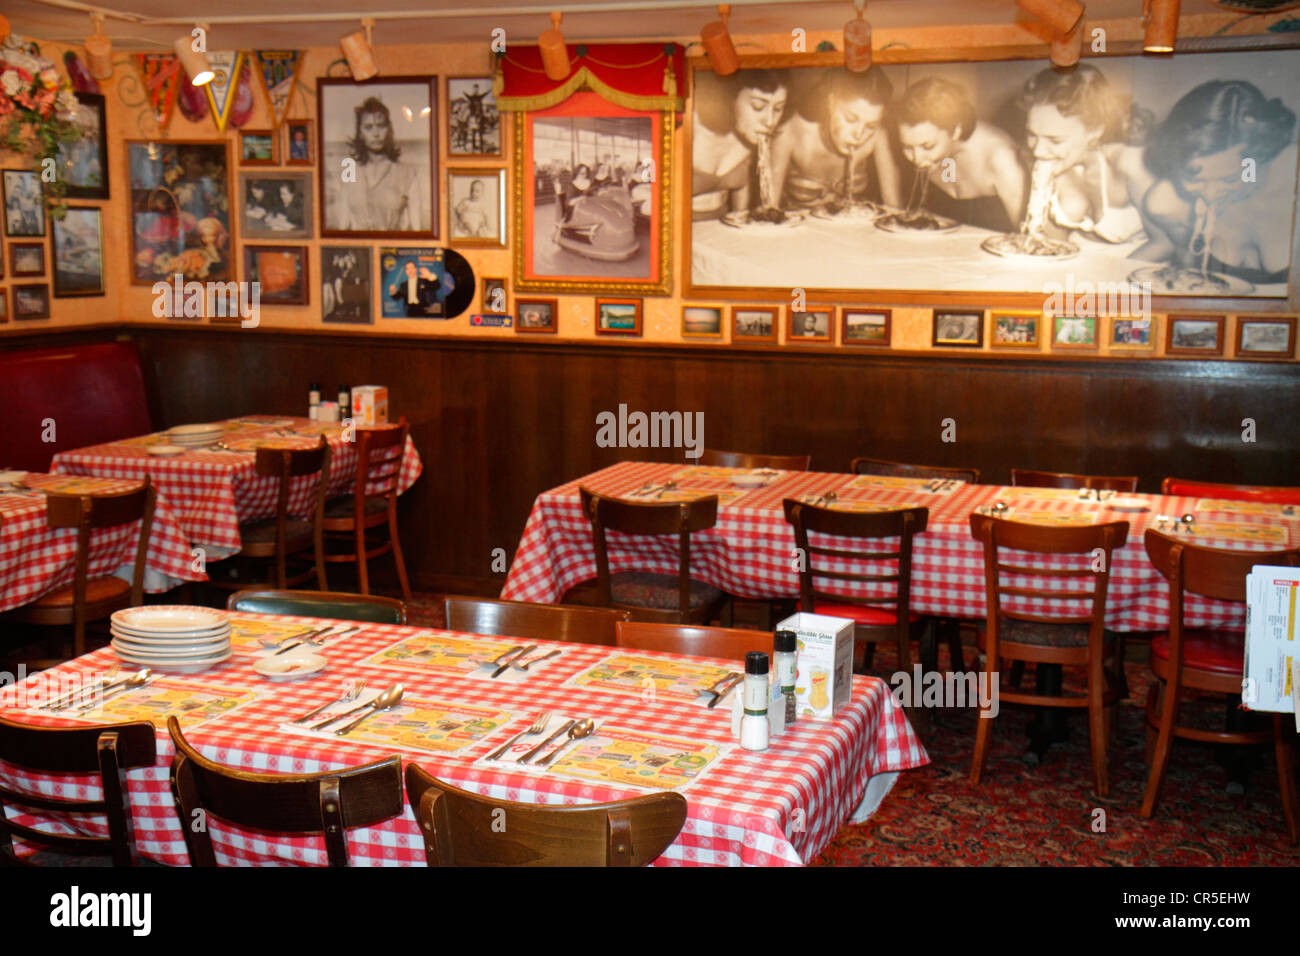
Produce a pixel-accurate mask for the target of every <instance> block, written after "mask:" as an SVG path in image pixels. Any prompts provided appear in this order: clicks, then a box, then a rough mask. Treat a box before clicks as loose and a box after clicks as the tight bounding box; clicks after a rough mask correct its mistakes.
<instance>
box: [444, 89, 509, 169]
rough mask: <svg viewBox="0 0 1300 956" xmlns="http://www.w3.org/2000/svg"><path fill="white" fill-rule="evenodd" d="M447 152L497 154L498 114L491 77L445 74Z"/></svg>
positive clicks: (451, 153)
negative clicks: (446, 75)
mask: <svg viewBox="0 0 1300 956" xmlns="http://www.w3.org/2000/svg"><path fill="white" fill-rule="evenodd" d="M447 155H448V156H500V155H501V115H500V114H499V113H498V112H497V98H496V94H495V93H493V92H492V77H490V76H449V77H447Z"/></svg>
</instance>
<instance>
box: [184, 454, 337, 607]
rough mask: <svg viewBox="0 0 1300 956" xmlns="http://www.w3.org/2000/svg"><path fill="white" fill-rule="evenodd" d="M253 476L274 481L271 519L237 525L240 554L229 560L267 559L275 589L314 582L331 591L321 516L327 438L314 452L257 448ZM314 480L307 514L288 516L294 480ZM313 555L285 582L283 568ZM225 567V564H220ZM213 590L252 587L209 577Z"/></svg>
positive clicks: (241, 580) (237, 580) (327, 464)
mask: <svg viewBox="0 0 1300 956" xmlns="http://www.w3.org/2000/svg"><path fill="white" fill-rule="evenodd" d="M253 467H254V471H255V472H256V474H258V475H260V476H263V477H270V478H275V479H277V491H276V502H275V514H274V515H273V516H272V517H270V518H260V519H258V520H256V521H248V522H244V523H243V524H241V525H240V526H239V552H238V554H236V555H235V556H233V557H232V558H229V559H226V560H227V561H231V562H232V563H233V562H243V561H245V560H246V559H254V560H258V561H266V560H269V561H270V562H271V564H270V581H269V582H265V583H269V584H270V585H272V586H273V587H276V588H279V589H280V590H284V589H285V588H289V587H293V586H295V585H298V584H301V583H302V582H303V581H306V580H307V579H308V578H311V577H313V576H314V577H315V578H316V587H317V588H319V589H320V590H322V591H325V590H328V589H329V582H328V580H327V578H326V575H325V548H324V538H323V531H324V513H325V487H326V485H327V484H328V483H329V473H330V446H329V442H327V441H326V440H325V436H324V435H322V436H321V437H320V443H319V444H318V445H317V446H316V447H315V448H307V449H299V448H266V447H263V448H259V449H257V458H256V461H255V463H254V466H253ZM309 476H314V482H313V486H312V493H311V498H310V507H311V514H310V517H308V516H307V515H291V514H289V494H290V492H291V491H292V488H293V483H294V480H295V479H301V478H305V477H309ZM308 551H310V552H312V555H313V560H312V566H311V567H309V568H307V569H306V570H305V571H303V572H302V573H301V574H297V575H295V576H293V577H289V576H288V574H287V573H286V564H287V562H288V561H289V560H290V559H291V558H294V557H296V556H298V555H300V554H303V553H305V552H308ZM224 563H225V562H223V564H224ZM209 583H210V584H211V585H213V586H214V587H218V588H225V589H227V590H229V589H232V588H233V589H237V590H242V589H244V588H247V587H248V586H249V585H250V584H252V583H255V582H252V581H249V580H248V579H247V578H243V577H234V578H227V577H225V576H223V575H219V574H211V575H209Z"/></svg>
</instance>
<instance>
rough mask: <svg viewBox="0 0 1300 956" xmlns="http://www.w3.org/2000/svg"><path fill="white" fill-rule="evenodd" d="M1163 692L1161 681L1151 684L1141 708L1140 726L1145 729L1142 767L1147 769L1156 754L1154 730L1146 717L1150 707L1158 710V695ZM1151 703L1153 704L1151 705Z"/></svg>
mask: <svg viewBox="0 0 1300 956" xmlns="http://www.w3.org/2000/svg"><path fill="white" fill-rule="evenodd" d="M1163 690H1164V683H1163V682H1162V681H1156V682H1155V683H1154V684H1152V685H1151V687H1150V688H1149V689H1148V690H1147V701H1146V704H1145V705H1144V706H1143V708H1142V724H1143V726H1144V727H1145V728H1146V745H1145V746H1144V747H1143V749H1142V765H1143V766H1145V767H1147V768H1148V769H1149V768H1150V767H1151V758H1152V757H1153V756H1154V755H1155V752H1156V728H1155V727H1153V726H1151V721H1150V719H1149V718H1148V717H1147V715H1148V714H1149V713H1150V712H1151V708H1152V707H1155V708H1156V709H1157V710H1159V709H1160V706H1161V704H1160V700H1161V698H1160V694H1161V693H1162V692H1163ZM1153 701H1154V703H1152V702H1153Z"/></svg>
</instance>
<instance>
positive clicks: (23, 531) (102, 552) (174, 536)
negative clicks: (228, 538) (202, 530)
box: [0, 472, 207, 611]
mask: <svg viewBox="0 0 1300 956" xmlns="http://www.w3.org/2000/svg"><path fill="white" fill-rule="evenodd" d="M22 481H23V483H24V484H25V485H27V487H28V488H30V489H32V492H38V491H54V492H61V493H63V494H84V493H95V494H114V493H117V492H123V491H131V490H132V489H134V488H139V487H140V482H139V481H123V480H119V479H109V478H82V477H69V476H60V475H44V474H41V473H39V472H28V473H27V474H26V475H25V476H24V477H23V479H22ZM32 492H23V491H17V492H11V493H8V494H6V493H5V492H4V491H3V490H0V611H8V610H10V609H11V608H16V607H22V606H23V605H24V604H27V603H29V602H31V601H34V600H36V598H38V597H40V596H41V595H43V594H46V593H48V592H50V591H54V590H57V589H58V588H63V587H67V586H68V585H70V584H72V580H73V577H74V575H75V571H76V559H77V529H76V528H58V529H54V528H51V527H50V526H49V522H48V521H47V520H46V502H45V495H43V494H37V493H32ZM139 532H140V523H139V522H138V521H135V522H132V523H131V524H126V525H121V526H120V527H116V528H104V529H102V530H98V531H92V532H91V538H90V560H89V567H88V574H89V576H90V577H91V578H97V577H103V576H105V575H109V574H113V573H114V572H116V571H119V569H122V576H123V577H127V578H128V579H129V572H130V570H131V569H132V568H133V567H134V564H135V554H136V544H137V542H138V541H139ZM145 571H146V573H145V588H146V590H149V591H166V590H168V589H170V588H171V587H173V586H175V584H176V582H177V581H202V580H205V579H206V578H207V575H206V574H204V573H203V572H202V571H200V570H196V569H195V567H194V559H193V556H192V555H191V554H190V546H189V544H188V543H187V541H186V538H185V532H184V531H183V530H182V529H181V527H180V525H179V524H178V523H177V521H176V518H175V516H174V515H173V513H172V511H171V509H170V507H169V503H168V501H167V499H166V497H165V496H163V495H158V496H157V500H156V502H155V505H154V515H153V526H152V528H151V530H150V532H149V551H148V554H147V555H146V558H145Z"/></svg>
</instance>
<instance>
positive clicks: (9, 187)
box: [3, 169, 45, 311]
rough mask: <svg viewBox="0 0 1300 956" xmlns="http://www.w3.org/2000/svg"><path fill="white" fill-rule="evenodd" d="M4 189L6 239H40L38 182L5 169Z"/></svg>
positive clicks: (41, 207)
mask: <svg viewBox="0 0 1300 956" xmlns="http://www.w3.org/2000/svg"><path fill="white" fill-rule="evenodd" d="M3 187H4V200H5V235H6V236H29V237H32V238H40V237H43V236H44V235H45V199H44V196H43V195H42V192H41V181H40V179H39V178H37V176H36V174H35V173H34V172H32V171H31V170H29V169H6V170H4V176H3ZM15 311H17V310H15Z"/></svg>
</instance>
